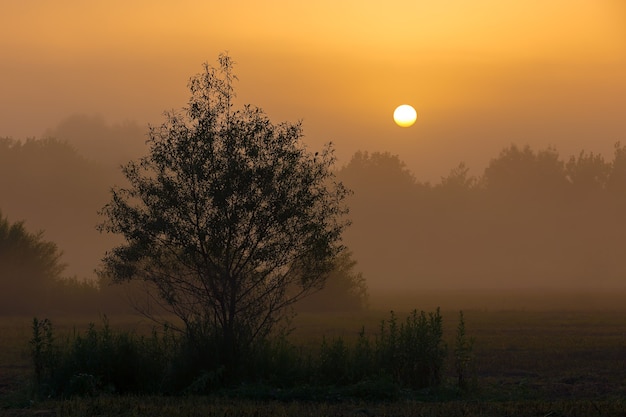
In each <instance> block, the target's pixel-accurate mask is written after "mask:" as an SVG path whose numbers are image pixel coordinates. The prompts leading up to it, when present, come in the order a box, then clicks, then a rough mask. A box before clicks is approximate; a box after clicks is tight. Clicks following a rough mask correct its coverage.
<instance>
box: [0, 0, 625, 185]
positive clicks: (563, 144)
mask: <svg viewBox="0 0 626 417" xmlns="http://www.w3.org/2000/svg"><path fill="white" fill-rule="evenodd" d="M157 3H158V5H155V4H157ZM1 9H2V11H1V13H0V53H1V55H0V56H1V59H0V98H1V99H0V136H12V137H14V138H26V137H29V136H41V134H42V133H43V132H44V130H45V129H46V128H49V127H53V126H55V125H56V124H57V123H59V122H60V121H61V120H62V119H63V118H65V117H67V116H69V115H71V114H73V113H87V114H100V115H102V116H104V117H105V119H106V120H108V121H109V122H120V121H123V120H125V119H132V120H136V121H137V122H139V123H142V124H143V123H147V122H159V121H160V120H161V114H162V112H163V111H164V110H168V109H172V108H180V107H181V106H183V105H184V104H185V101H186V99H187V96H188V91H187V89H186V84H187V80H188V78H189V77H190V76H191V75H192V74H194V73H196V72H198V71H200V69H201V64H202V62H204V61H209V62H215V59H216V57H217V55H218V53H220V52H221V51H224V50H228V51H229V52H230V54H231V56H232V57H233V58H234V60H235V61H236V62H237V63H238V67H237V73H238V75H239V78H240V82H239V84H238V86H237V89H238V96H239V101H240V102H242V103H244V102H245V103H251V104H254V105H258V106H260V107H262V108H263V109H264V110H265V111H266V112H267V113H268V114H269V115H270V117H272V119H273V120H274V121H276V122H279V121H283V120H290V121H296V120H298V119H303V121H304V129H305V134H306V137H307V140H308V141H309V143H310V144H311V146H314V147H317V146H319V145H320V144H321V143H323V142H326V141H329V140H332V141H333V142H334V143H335V144H336V147H337V150H338V154H339V156H340V158H341V162H347V159H348V158H349V157H350V156H351V155H352V154H353V153H354V152H355V151H356V150H359V149H361V150H370V151H376V150H380V151H390V152H392V153H395V154H398V155H399V156H400V158H401V159H402V160H404V161H405V162H406V163H407V165H408V166H409V168H410V169H411V170H412V171H413V172H414V173H415V174H416V176H417V177H418V179H424V180H431V181H437V180H438V179H439V177H440V176H442V175H445V174H447V173H448V171H449V170H450V169H451V168H453V167H454V166H456V165H457V164H458V163H459V162H461V161H465V162H467V163H468V165H469V166H470V167H471V168H473V169H474V173H480V172H481V170H482V168H483V167H484V165H485V164H486V162H487V161H488V160H489V159H490V158H492V157H494V156H496V155H497V153H498V152H499V151H500V150H501V149H502V148H503V147H505V146H508V145H509V144H511V143H512V142H515V143H518V144H530V145H531V146H533V147H537V148H538V147H545V146H548V145H553V146H556V147H557V149H558V150H559V151H560V153H561V155H562V156H567V155H570V154H572V153H577V152H578V151H579V150H581V149H585V150H588V151H597V152H605V153H610V151H611V149H612V145H613V143H615V142H616V141H618V140H621V141H623V142H624V141H626V2H624V1H623V0H550V1H545V0H525V1H519V2H505V1H501V0H473V1H465V0H442V1H437V2H433V1H420V0H404V1H387V2H381V1H367V0H366V1H364V0H361V1H337V0H332V1H331V0H318V1H315V2H313V1H310V2H295V1H288V0H273V1H264V2H257V1H251V0H240V1H238V2H217V1H206V0H183V1H160V2H154V1H146V0H141V1H140V0H135V1H132V2H131V1H127V0H110V1H107V2H104V1H101V2H85V1H79V0H56V1H45V0H32V1H18V0H3V1H2V5H1ZM403 103H408V104H412V105H413V106H414V107H415V108H416V109H417V111H418V117H419V120H418V123H417V124H416V125H414V126H413V127H411V128H408V129H402V128H399V127H397V126H395V125H394V124H393V121H392V112H393V109H394V108H395V106H397V105H399V104H403Z"/></svg>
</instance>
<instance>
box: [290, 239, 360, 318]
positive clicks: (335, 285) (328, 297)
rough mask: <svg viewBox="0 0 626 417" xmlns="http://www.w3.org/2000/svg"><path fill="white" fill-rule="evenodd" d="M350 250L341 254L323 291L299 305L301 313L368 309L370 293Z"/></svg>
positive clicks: (300, 302)
mask: <svg viewBox="0 0 626 417" xmlns="http://www.w3.org/2000/svg"><path fill="white" fill-rule="evenodd" d="M356 264H357V262H356V261H355V260H354V259H353V257H352V253H351V252H350V251H349V250H344V251H343V252H342V253H340V254H339V255H338V256H337V257H336V259H335V262H334V266H333V269H332V271H331V272H330V273H329V274H328V277H327V279H326V284H325V286H324V289H323V290H322V291H319V292H317V293H315V294H313V295H312V296H310V297H307V298H306V299H303V300H301V301H299V302H298V303H297V306H296V308H297V309H298V310H300V311H326V312H327V311H359V310H363V309H365V308H366V307H367V303H368V298H369V295H368V291H367V283H366V282H365V278H364V277H363V274H362V273H360V272H356V271H355V270H354V268H355V267H356Z"/></svg>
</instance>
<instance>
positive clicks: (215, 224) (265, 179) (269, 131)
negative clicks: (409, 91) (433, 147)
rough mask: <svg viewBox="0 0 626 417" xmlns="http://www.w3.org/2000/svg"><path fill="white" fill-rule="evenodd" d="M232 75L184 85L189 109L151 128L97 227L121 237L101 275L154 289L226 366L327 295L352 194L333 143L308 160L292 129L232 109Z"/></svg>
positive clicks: (226, 67)
mask: <svg viewBox="0 0 626 417" xmlns="http://www.w3.org/2000/svg"><path fill="white" fill-rule="evenodd" d="M232 70H233V62H232V60H231V58H230V57H229V56H228V55H220V58H219V67H218V68H214V67H212V66H209V65H208V64H205V66H204V71H203V72H202V73H200V74H197V75H196V76H194V77H192V78H191V81H190V83H189V89H190V91H191V98H190V100H189V105H188V107H187V108H186V109H185V112H184V113H169V114H167V120H166V121H165V122H164V123H163V124H162V125H161V126H160V127H152V128H151V129H150V133H149V144H150V153H149V155H148V156H146V157H144V158H141V159H140V160H139V162H131V163H129V164H128V165H126V166H125V167H124V169H123V171H124V174H125V176H126V178H127V179H128V181H129V183H130V186H129V187H128V188H117V189H114V190H113V196H112V200H111V201H110V203H109V204H107V205H106V206H105V207H104V209H103V211H102V213H103V214H104V216H105V218H106V220H105V222H104V223H103V224H102V225H101V229H102V230H106V231H108V232H113V233H117V234H121V235H123V237H124V238H125V243H124V244H122V245H120V246H118V247H116V248H114V249H113V250H112V251H111V252H109V253H107V255H106V256H105V258H104V264H105V269H106V272H108V273H109V274H111V275H112V277H113V278H114V279H115V280H117V281H124V280H131V279H143V280H145V281H147V282H148V283H150V284H151V285H152V287H153V288H154V290H155V293H154V294H153V296H154V298H155V299H156V300H158V301H160V303H161V305H162V306H163V307H164V308H166V309H167V310H169V311H170V312H171V313H173V314H175V315H176V316H177V317H178V318H180V319H181V320H182V322H183V323H184V330H185V331H186V332H187V334H188V335H189V336H190V337H191V338H192V339H200V340H204V341H206V339H207V338H208V337H214V338H215V340H217V341H218V344H219V346H220V353H221V355H223V362H224V363H223V365H224V366H225V367H226V368H228V369H230V368H232V367H233V366H236V364H237V359H238V358H239V357H241V355H244V354H245V351H246V349H248V348H249V347H251V346H252V345H253V343H254V342H255V341H256V340H259V339H260V338H263V337H264V336H266V335H267V334H268V333H269V332H270V331H271V330H272V328H273V326H274V324H275V323H276V322H277V321H279V320H280V319H281V318H282V317H283V314H284V312H285V308H286V307H288V306H290V305H291V304H293V303H294V302H295V301H297V300H298V299H300V298H302V297H303V296H305V295H307V294H309V293H311V292H313V291H315V290H317V289H319V288H321V287H322V286H323V284H324V280H325V278H326V276H327V274H328V272H329V271H330V270H331V268H332V267H333V260H334V258H335V256H336V255H337V254H339V253H340V252H341V250H342V249H343V247H342V245H341V244H340V239H341V234H342V231H343V230H344V228H345V227H346V226H347V221H346V220H344V219H343V215H344V214H346V213H347V207H346V206H345V205H344V204H343V201H344V198H345V196H346V195H347V193H348V191H347V189H346V188H345V187H343V185H342V184H341V183H339V182H336V181H335V180H334V174H333V171H332V170H331V167H332V165H333V163H334V161H335V159H334V156H333V152H332V149H331V147H330V145H328V146H327V147H326V148H325V149H324V150H323V151H322V152H320V153H316V154H315V155H312V154H310V153H308V152H307V151H306V149H305V148H304V146H303V145H302V144H301V143H300V139H301V138H302V129H301V125H300V124H299V123H298V124H289V123H282V124H279V125H274V124H272V123H271V121H270V120H269V119H268V118H267V117H266V116H265V114H264V113H263V112H262V111H261V110H260V109H258V108H253V107H251V106H245V107H243V109H241V110H234V108H233V98H234V95H235V94H234V89H233V82H234V80H235V79H236V77H235V75H234V74H233V72H232ZM293 288H297V289H298V290H297V291H291V290H293ZM288 290H289V291H288Z"/></svg>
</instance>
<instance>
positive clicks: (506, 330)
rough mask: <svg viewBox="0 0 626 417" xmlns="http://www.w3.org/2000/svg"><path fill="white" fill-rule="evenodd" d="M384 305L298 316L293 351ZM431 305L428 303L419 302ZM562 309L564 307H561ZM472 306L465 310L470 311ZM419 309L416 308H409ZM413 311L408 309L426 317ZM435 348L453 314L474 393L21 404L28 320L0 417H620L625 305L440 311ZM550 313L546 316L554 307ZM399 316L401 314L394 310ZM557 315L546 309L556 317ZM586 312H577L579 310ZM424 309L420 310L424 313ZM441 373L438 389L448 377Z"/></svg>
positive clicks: (6, 364)
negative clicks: (469, 342)
mask: <svg viewBox="0 0 626 417" xmlns="http://www.w3.org/2000/svg"><path fill="white" fill-rule="evenodd" d="M388 301H389V299H378V300H373V302H372V309H371V310H370V311H369V312H366V313H363V314H359V315H354V314H334V315H330V314H328V315H324V314H317V315H315V314H301V315H299V316H297V317H296V318H295V319H294V321H293V325H294V326H295V327H296V329H295V330H294V331H293V333H292V334H291V336H290V337H291V338H292V341H293V343H294V344H299V345H303V346H307V345H308V346H316V345H319V341H320V340H321V338H322V337H324V336H325V337H327V338H332V337H339V336H341V337H344V338H345V339H346V340H350V339H351V338H352V337H356V335H357V334H358V332H359V330H360V329H361V327H363V326H364V327H365V330H366V332H375V331H376V330H377V329H378V326H379V324H380V320H382V319H384V318H386V317H387V315H388V310H389V309H390V308H389V307H390V306H391V304H385V303H387V302H388ZM429 301H430V302H433V300H432V299H429ZM570 301H572V300H570ZM472 302H473V301H472ZM416 304H420V303H416ZM424 304H425V303H421V305H415V306H414V307H417V308H418V309H422V308H424V309H426V307H422V305H424ZM442 304H443V305H444V309H443V310H442V315H443V317H444V329H445V339H446V341H447V342H448V344H449V346H452V344H453V338H454V332H455V330H456V325H457V320H458V311H459V309H460V308H463V309H464V314H465V323H466V330H467V334H468V336H470V337H473V338H474V339H475V344H474V356H475V361H474V367H475V368H474V369H475V375H476V379H475V381H476V382H475V387H474V389H473V390H472V391H470V392H468V393H463V394H461V393H458V392H456V393H455V392H454V391H453V390H451V389H448V390H447V391H446V388H445V387H444V389H443V391H445V392H444V394H441V393H439V394H434V395H431V394H429V393H406V395H401V396H400V399H398V400H396V401H392V402H377V403H363V402H355V401H353V400H350V399H342V398H341V396H340V395H337V396H332V395H330V396H329V397H328V398H329V400H328V401H324V402H299V401H263V402H258V401H253V400H250V399H242V400H235V399H233V398H223V397H184V398H181V397H169V398H168V397H115V396H99V397H95V398H75V399H72V400H66V401H51V400H44V401H37V402H34V403H33V402H31V397H29V392H28V384H29V383H30V381H31V375H32V371H31V368H30V362H29V361H30V359H29V355H28V351H29V346H28V340H29V338H30V332H31V328H30V326H31V321H32V317H4V318H2V319H0V396H1V398H0V415H7V416H21V415H39V416H45V415H50V416H52V415H55V416H78V415H128V416H138V415H146V416H148V415H162V416H166V415H167V416H178V415H180V416H183V415H184V416H195V415H198V416H201V415H202V416H245V415H256V416H411V415H417V416H552V417H557V416H594V415H597V416H626V305H620V304H619V303H618V302H617V301H616V300H612V301H607V302H606V303H605V304H602V303H593V304H592V305H591V306H589V305H584V304H580V303H579V304H578V308H572V307H573V306H574V305H576V302H575V301H574V303H573V304H571V305H569V304H567V303H565V301H564V300H558V301H554V302H553V303H552V304H549V305H543V306H541V305H539V304H537V303H535V304H532V305H531V307H530V308H526V307H524V304H523V303H522V304H521V305H519V304H518V305H514V304H510V306H511V308H504V306H496V308H482V309H479V308H476V305H474V306H473V307H475V308H469V309H467V308H466V307H465V306H463V305H460V304H458V303H457V306H458V307H460V308H455V307H454V304H455V303H453V302H451V301H450V300H448V301H445V300H444V302H443V303H442ZM555 304H556V306H555ZM398 305H399V307H400V308H398V311H399V314H402V312H403V311H404V312H406V311H408V310H409V307H408V306H407V305H406V304H404V303H401V302H399V303H398ZM557 306H558V308H555V307H557ZM585 307H587V308H585ZM428 308H430V306H428ZM50 319H51V320H52V321H53V323H54V325H55V329H56V332H57V333H58V334H62V333H63V332H72V331H74V330H75V329H76V330H81V329H85V328H86V327H87V325H88V323H89V322H95V323H99V322H100V318H99V317H98V316H97V315H94V316H93V317H50ZM109 322H110V324H111V326H112V327H113V328H123V329H126V330H128V329H134V330H136V331H137V332H139V333H142V332H148V331H149V330H150V329H151V324H150V323H148V322H146V320H145V319H142V318H140V317H136V316H116V317H109ZM450 368H451V366H449V367H448V371H447V374H446V375H447V378H448V379H447V381H448V382H447V385H448V386H450V387H451V386H452V385H453V381H454V374H453V372H452V370H451V369H450Z"/></svg>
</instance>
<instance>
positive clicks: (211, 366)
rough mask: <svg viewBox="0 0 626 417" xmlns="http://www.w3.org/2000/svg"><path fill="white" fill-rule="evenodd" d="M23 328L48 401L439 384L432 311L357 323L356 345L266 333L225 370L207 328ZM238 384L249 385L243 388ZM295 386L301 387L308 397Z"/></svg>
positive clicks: (45, 324) (40, 323)
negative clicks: (203, 332)
mask: <svg viewBox="0 0 626 417" xmlns="http://www.w3.org/2000/svg"><path fill="white" fill-rule="evenodd" d="M32 331H33V336H32V339H31V355H32V360H33V366H34V368H35V384H36V386H37V391H38V393H39V394H40V395H47V396H55V397H72V396H77V395H78V396H90V395H96V394H101V393H111V394H112V393H118V394H205V393H210V392H218V391H223V390H230V391H232V392H238V393H239V394H242V393H243V394H244V395H248V394H252V395H253V396H254V395H256V396H259V390H261V391H262V395H261V396H263V395H267V396H273V397H276V396H277V392H279V391H276V390H282V391H281V392H283V393H284V392H292V393H293V392H295V391H298V390H300V391H299V392H300V394H298V395H297V396H299V398H303V399H307V398H308V397H307V396H311V395H312V396H314V397H315V396H318V394H319V393H320V392H321V391H320V390H319V389H320V387H335V388H337V389H338V390H339V391H336V392H342V393H343V394H342V395H351V396H357V397H363V396H365V397H370V396H375V397H383V398H384V397H388V396H390V395H394V393H397V392H398V390H399V389H402V388H404V389H423V388H436V387H438V386H440V385H441V383H442V375H443V367H444V363H445V359H446V356H447V346H446V344H445V343H444V341H443V326H442V316H441V314H440V312H439V310H438V309H437V311H435V312H431V313H425V312H423V311H422V312H419V313H418V312H417V311H416V310H415V311H413V312H412V313H411V314H410V315H409V316H408V317H406V319H405V320H404V321H402V322H400V321H399V320H398V317H397V316H396V314H395V313H394V312H391V313H390V316H389V318H388V319H387V320H383V321H382V322H381V323H380V327H379V329H378V332H377V333H375V334H373V335H370V336H368V335H367V334H366V332H365V328H364V327H363V328H362V329H361V331H360V332H359V335H358V337H357V339H356V341H351V342H347V341H345V340H344V339H343V338H341V337H337V338H333V339H326V338H324V339H323V340H322V341H321V344H320V345H319V348H318V349H304V348H302V347H297V346H294V345H293V344H292V343H290V342H289V341H288V339H287V337H286V336H285V335H284V334H283V335H278V336H275V337H272V338H267V339H264V340H261V341H259V342H258V343H257V344H256V345H255V346H254V348H253V349H251V350H250V351H249V352H246V355H245V356H242V357H241V358H240V360H239V364H240V366H239V368H237V370H236V372H234V373H231V374H229V375H225V372H224V369H223V368H222V367H220V365H219V364H220V361H219V360H218V358H217V357H216V355H219V354H220V352H219V351H218V350H216V346H218V345H219V344H218V343H215V340H213V339H212V338H211V336H210V334H208V335H207V337H205V338H204V339H203V340H201V341H198V340H193V341H192V340H189V339H188V338H187V337H186V336H185V334H180V333H174V332H172V331H170V330H169V329H167V328H164V329H161V330H160V331H157V330H156V329H154V330H153V331H152V333H151V335H149V336H139V335H137V334H135V333H133V332H129V331H115V330H113V329H111V327H110V326H109V323H108V320H107V319H106V317H104V318H103V323H102V325H101V326H99V327H96V326H95V325H94V324H90V325H89V327H88V329H87V330H86V331H85V332H82V333H81V332H76V331H74V332H72V333H70V334H68V335H66V336H65V337H64V338H58V337H56V335H54V332H53V326H52V323H50V321H49V320H47V319H44V320H38V319H37V318H35V319H34V320H33V328H32ZM461 337H464V335H463V336H461ZM463 343H465V342H463ZM457 344H458V341H457ZM459 349H465V350H463V351H464V352H467V351H468V346H466V344H461V345H460V347H458V346H457V349H455V352H457V351H460V350H459ZM464 363H465V362H464ZM463 369H465V368H463ZM246 387H248V388H250V387H252V388H250V390H249V391H248V394H245V393H246ZM303 387H309V388H310V391H309V392H308V394H307V393H302V389H303ZM341 387H345V388H341ZM254 390H257V392H256V393H252V391H254ZM311 393H314V394H311Z"/></svg>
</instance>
